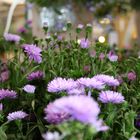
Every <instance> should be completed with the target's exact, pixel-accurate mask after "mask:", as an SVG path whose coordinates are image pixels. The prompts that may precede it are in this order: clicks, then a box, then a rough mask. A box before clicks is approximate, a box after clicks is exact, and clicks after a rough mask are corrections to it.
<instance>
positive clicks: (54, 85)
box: [48, 77, 78, 92]
mask: <svg viewBox="0 0 140 140" xmlns="http://www.w3.org/2000/svg"><path fill="white" fill-rule="evenodd" d="M77 86H78V85H77V82H76V81H74V80H73V79H65V78H61V77H57V78H55V79H53V80H52V81H51V82H49V84H48V91H49V92H61V91H67V90H71V89H74V88H77Z"/></svg>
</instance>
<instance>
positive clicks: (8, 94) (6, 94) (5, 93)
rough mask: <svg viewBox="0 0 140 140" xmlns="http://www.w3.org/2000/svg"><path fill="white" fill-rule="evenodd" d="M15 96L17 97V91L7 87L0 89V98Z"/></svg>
mask: <svg viewBox="0 0 140 140" xmlns="http://www.w3.org/2000/svg"><path fill="white" fill-rule="evenodd" d="M16 97H17V93H16V92H15V91H13V90H8V89H1V90H0V100H2V99H5V98H10V99H14V98H16Z"/></svg>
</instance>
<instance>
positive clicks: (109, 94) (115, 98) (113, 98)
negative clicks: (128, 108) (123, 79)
mask: <svg viewBox="0 0 140 140" xmlns="http://www.w3.org/2000/svg"><path fill="white" fill-rule="evenodd" d="M98 99H99V100H100V101H101V102H102V103H114V104H119V103H122V102H124V96H122V94H121V93H118V92H114V91H109V90H108V91H102V92H101V93H100V94H99V98H98Z"/></svg>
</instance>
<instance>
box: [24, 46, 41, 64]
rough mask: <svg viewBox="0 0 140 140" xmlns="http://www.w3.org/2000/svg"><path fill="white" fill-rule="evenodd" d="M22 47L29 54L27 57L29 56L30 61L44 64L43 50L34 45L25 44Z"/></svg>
mask: <svg viewBox="0 0 140 140" xmlns="http://www.w3.org/2000/svg"><path fill="white" fill-rule="evenodd" d="M22 47H23V49H24V52H25V53H27V55H28V56H29V59H30V60H34V61H35V62H37V63H41V62H42V57H41V56H42V55H41V52H42V50H41V49H40V48H39V47H37V46H36V45H33V44H32V45H30V44H24V45H23V46H22Z"/></svg>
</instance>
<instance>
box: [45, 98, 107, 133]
mask: <svg viewBox="0 0 140 140" xmlns="http://www.w3.org/2000/svg"><path fill="white" fill-rule="evenodd" d="M51 105H52V108H51V109H50V104H49V105H48V106H47V107H46V108H45V114H46V117H45V118H46V119H47V120H48V118H49V120H50V121H52V120H54V118H56V116H59V117H58V118H57V119H58V120H57V119H56V120H57V122H63V121H66V120H72V119H73V120H77V121H80V122H82V123H84V124H90V125H92V126H93V127H94V128H95V129H96V130H97V131H102V130H106V129H107V127H106V126H102V120H99V119H98V115H99V113H100V108H99V106H98V104H97V102H95V101H94V100H93V99H92V98H91V97H88V96H83V95H82V96H67V97H62V98H60V99H57V100H55V101H54V102H53V103H52V104H51ZM85 105H86V106H85ZM93 108H94V109H93ZM46 110H47V111H46ZM56 112H57V115H56ZM51 118H52V119H51Z"/></svg>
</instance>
